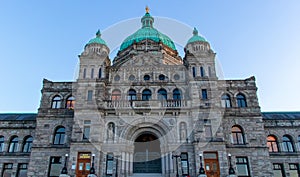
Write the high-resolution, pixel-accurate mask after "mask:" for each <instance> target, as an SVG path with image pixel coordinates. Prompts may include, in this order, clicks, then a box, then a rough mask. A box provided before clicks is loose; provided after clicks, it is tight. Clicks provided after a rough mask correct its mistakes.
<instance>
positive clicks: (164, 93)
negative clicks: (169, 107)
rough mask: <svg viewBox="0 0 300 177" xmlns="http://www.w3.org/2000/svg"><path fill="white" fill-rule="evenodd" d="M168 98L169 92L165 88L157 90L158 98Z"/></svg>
mask: <svg viewBox="0 0 300 177" xmlns="http://www.w3.org/2000/svg"><path fill="white" fill-rule="evenodd" d="M167 98H168V93H167V91H166V90H165V89H159V90H158V92H157V99H158V100H161V101H162V100H167Z"/></svg>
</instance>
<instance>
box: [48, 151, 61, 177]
mask: <svg viewBox="0 0 300 177" xmlns="http://www.w3.org/2000/svg"><path fill="white" fill-rule="evenodd" d="M52 159H53V160H54V162H52V161H53V160H52ZM53 165H57V168H59V169H57V171H58V172H57V173H58V175H51V170H52V169H53ZM61 165H62V157H60V156H51V157H50V159H49V171H48V177H59V175H60V169H61Z"/></svg>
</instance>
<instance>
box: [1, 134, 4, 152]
mask: <svg viewBox="0 0 300 177" xmlns="http://www.w3.org/2000/svg"><path fill="white" fill-rule="evenodd" d="M3 150H4V136H0V152H3Z"/></svg>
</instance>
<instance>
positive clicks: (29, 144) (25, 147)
mask: <svg viewBox="0 0 300 177" xmlns="http://www.w3.org/2000/svg"><path fill="white" fill-rule="evenodd" d="M32 141H33V138H32V137H31V136H28V137H26V138H25V139H24V141H23V150H22V152H31V147H32Z"/></svg>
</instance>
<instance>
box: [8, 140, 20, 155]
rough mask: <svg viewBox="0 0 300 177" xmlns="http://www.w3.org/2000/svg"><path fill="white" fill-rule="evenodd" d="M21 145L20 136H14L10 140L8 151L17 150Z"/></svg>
mask: <svg viewBox="0 0 300 177" xmlns="http://www.w3.org/2000/svg"><path fill="white" fill-rule="evenodd" d="M18 147H19V138H18V137H17V136H13V137H12V138H11V140H10V142H9V147H8V152H17V150H18Z"/></svg>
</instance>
